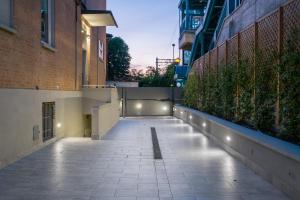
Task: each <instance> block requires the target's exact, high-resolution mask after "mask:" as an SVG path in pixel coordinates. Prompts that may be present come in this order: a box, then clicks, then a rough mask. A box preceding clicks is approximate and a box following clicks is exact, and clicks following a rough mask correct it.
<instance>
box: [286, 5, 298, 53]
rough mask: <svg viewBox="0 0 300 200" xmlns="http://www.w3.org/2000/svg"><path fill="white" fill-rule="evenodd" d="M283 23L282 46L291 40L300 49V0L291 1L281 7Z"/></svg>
mask: <svg viewBox="0 0 300 200" xmlns="http://www.w3.org/2000/svg"><path fill="white" fill-rule="evenodd" d="M283 25H284V26H283V27H284V28H283V44H284V47H285V46H286V43H287V42H288V41H292V42H295V43H296V46H297V48H298V49H300V34H299V31H300V1H292V2H291V3H289V4H287V5H286V6H285V7H283Z"/></svg>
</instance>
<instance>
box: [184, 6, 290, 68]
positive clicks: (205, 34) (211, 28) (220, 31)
mask: <svg viewBox="0 0 300 200" xmlns="http://www.w3.org/2000/svg"><path fill="white" fill-rule="evenodd" d="M198 1H199V2H200V1H201V0H198ZM286 2H288V0H274V1H264V0H211V1H207V2H206V6H205V11H204V12H205V15H204V17H203V22H202V24H201V25H200V26H199V27H198V28H197V30H196V31H195V38H194V41H193V47H192V51H191V55H190V62H189V65H190V66H191V65H192V63H193V62H194V61H195V60H197V59H198V58H200V57H201V56H202V55H204V54H205V53H207V52H208V51H209V50H211V49H213V48H215V47H216V46H218V45H220V44H223V43H224V42H225V41H226V40H228V39H230V38H231V37H233V36H234V35H236V34H237V33H239V32H241V31H242V30H244V29H246V28H247V27H248V26H250V25H251V24H253V23H255V22H256V21H257V20H259V19H260V18H262V17H264V16H265V15H267V14H268V13H270V12H272V11H274V10H275V9H277V8H279V7H280V6H282V5H283V4H285V3H286Z"/></svg>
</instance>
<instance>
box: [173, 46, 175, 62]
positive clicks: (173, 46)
mask: <svg viewBox="0 0 300 200" xmlns="http://www.w3.org/2000/svg"><path fill="white" fill-rule="evenodd" d="M172 47H173V60H174V59H175V44H172Z"/></svg>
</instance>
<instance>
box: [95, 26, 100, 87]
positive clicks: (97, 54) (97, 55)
mask: <svg viewBox="0 0 300 200" xmlns="http://www.w3.org/2000/svg"><path fill="white" fill-rule="evenodd" d="M96 28H97V41H96V45H97V52H96V59H97V85H99V27H96ZM97 87H98V86H97Z"/></svg>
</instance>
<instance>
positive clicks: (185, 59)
mask: <svg viewBox="0 0 300 200" xmlns="http://www.w3.org/2000/svg"><path fill="white" fill-rule="evenodd" d="M190 59H191V52H190V51H184V52H183V64H184V65H188V64H189V62H190Z"/></svg>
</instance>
